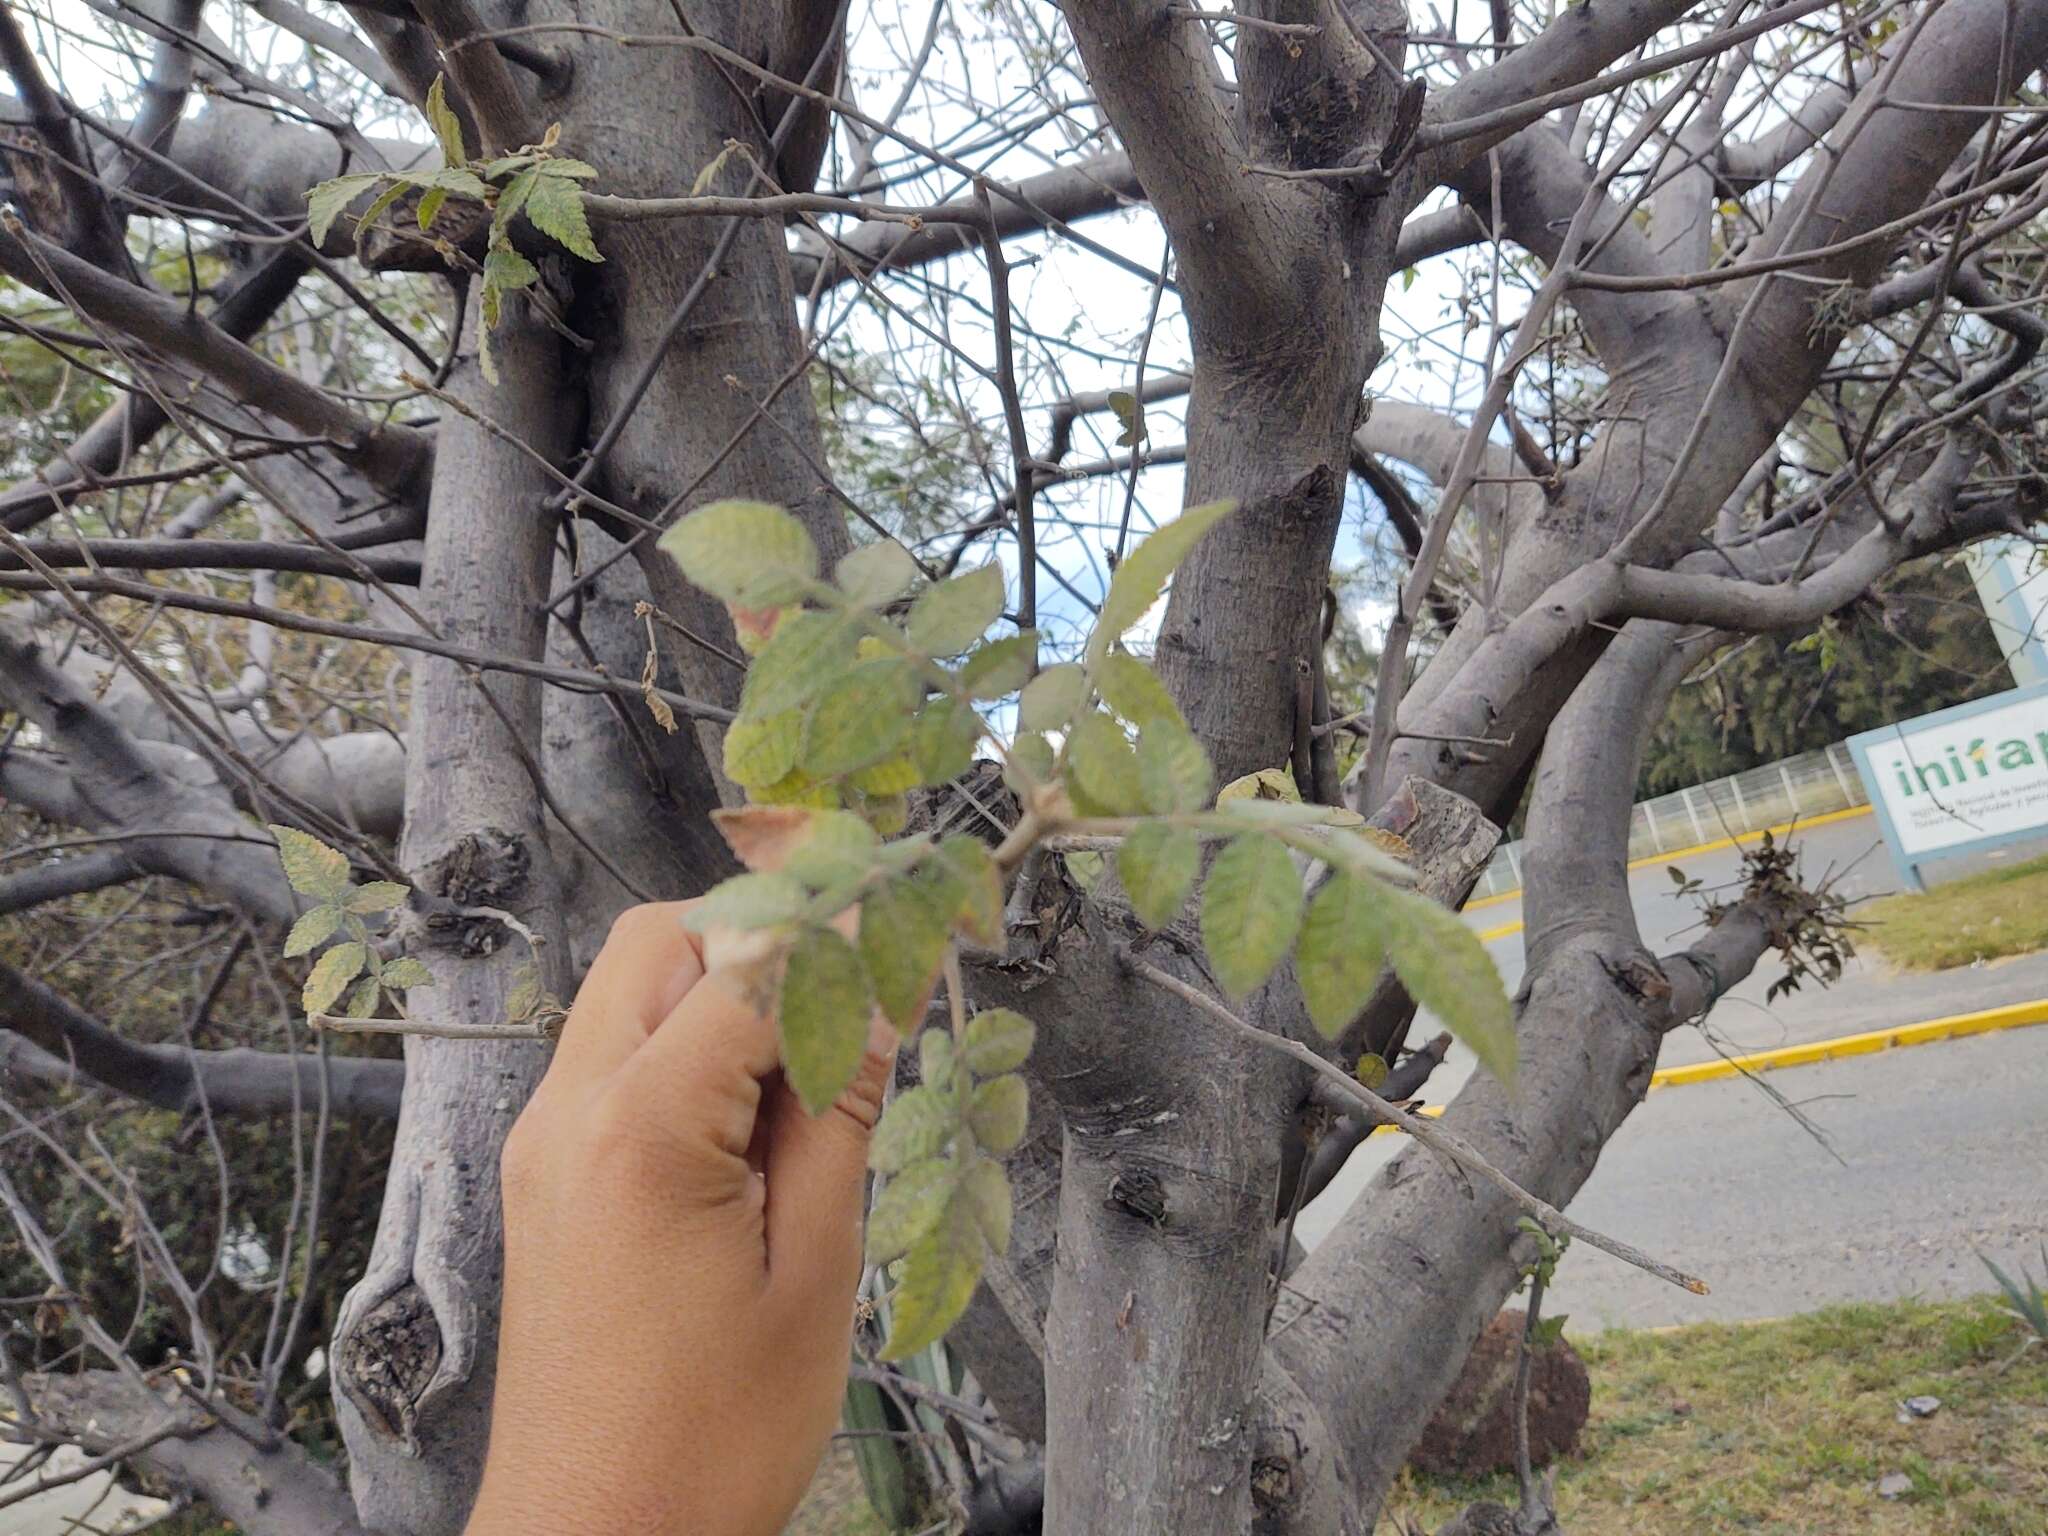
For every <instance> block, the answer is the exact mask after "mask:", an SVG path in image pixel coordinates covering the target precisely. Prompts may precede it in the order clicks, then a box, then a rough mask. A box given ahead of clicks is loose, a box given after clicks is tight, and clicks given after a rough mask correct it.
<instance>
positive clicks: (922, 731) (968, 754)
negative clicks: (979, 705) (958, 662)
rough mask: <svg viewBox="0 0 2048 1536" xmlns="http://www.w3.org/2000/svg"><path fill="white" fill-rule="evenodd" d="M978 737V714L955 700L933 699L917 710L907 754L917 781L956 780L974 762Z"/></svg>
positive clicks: (979, 730) (979, 728) (933, 782)
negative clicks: (915, 768)
mask: <svg viewBox="0 0 2048 1536" xmlns="http://www.w3.org/2000/svg"><path fill="white" fill-rule="evenodd" d="M980 737H981V717H980V716H978V715H977V714H975V712H974V711H973V709H972V708H970V707H969V706H968V705H966V704H963V703H961V702H960V701H959V700H958V699H945V698H941V699H933V700H932V701H931V702H930V703H929V704H927V705H925V707H924V709H923V710H922V711H920V712H919V714H918V717H917V725H916V727H915V728H914V729H913V731H912V733H911V743H910V756H911V760H912V761H913V762H915V763H916V764H917V775H918V781H919V782H920V783H924V784H944V783H945V782H946V781H947V780H949V779H957V778H958V777H960V775H961V774H963V773H965V772H966V771H967V770H968V767H969V766H970V765H971V764H972V763H973V762H974V744H975V742H976V741H978V740H979V739H980Z"/></svg>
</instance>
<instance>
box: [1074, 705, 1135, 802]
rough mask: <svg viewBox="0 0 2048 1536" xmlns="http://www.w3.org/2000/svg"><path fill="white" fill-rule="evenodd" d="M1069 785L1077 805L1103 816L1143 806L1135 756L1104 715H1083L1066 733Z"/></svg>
mask: <svg viewBox="0 0 2048 1536" xmlns="http://www.w3.org/2000/svg"><path fill="white" fill-rule="evenodd" d="M1066 761H1067V778H1068V787H1069V788H1070V789H1072V790H1078V791H1079V792H1080V794H1079V796H1078V797H1077V799H1076V804H1077V805H1078V804H1081V803H1082V801H1083V800H1085V802H1086V804H1085V807H1084V808H1085V809H1086V810H1088V811H1090V812H1092V813H1094V814H1097V815H1106V816H1126V815H1130V814H1132V813H1134V812H1137V811H1142V810H1143V809H1144V808H1145V795H1144V790H1143V788H1142V786H1141V783H1140V779H1139V773H1138V755H1137V753H1135V752H1133V751H1132V750H1131V744H1130V742H1129V741H1127V740H1125V738H1124V733H1123V730H1122V728H1121V727H1120V726H1118V725H1117V723H1116V722H1115V721H1114V720H1112V719H1110V718H1109V716H1107V715H1104V714H1088V715H1083V716H1082V717H1081V718H1080V719H1079V720H1077V721H1075V722H1074V728H1073V730H1071V731H1069V732H1068V733H1067V747H1066Z"/></svg>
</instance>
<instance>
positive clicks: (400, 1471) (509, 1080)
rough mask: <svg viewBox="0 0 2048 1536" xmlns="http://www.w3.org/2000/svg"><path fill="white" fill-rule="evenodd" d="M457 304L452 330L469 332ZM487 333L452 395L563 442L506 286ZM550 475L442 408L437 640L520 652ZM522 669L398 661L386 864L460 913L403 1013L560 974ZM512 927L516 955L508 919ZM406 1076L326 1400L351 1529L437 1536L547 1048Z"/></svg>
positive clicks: (531, 636) (477, 1441)
mask: <svg viewBox="0 0 2048 1536" xmlns="http://www.w3.org/2000/svg"><path fill="white" fill-rule="evenodd" d="M476 323H477V316H476V314H475V312H474V306H472V312H471V314H470V316H469V324H470V326H471V328H472V332H471V333H472V334H474V327H475V325H476ZM493 345H494V346H495V347H496V348H497V349H498V354H499V368H500V369H501V382H500V383H499V384H498V385H497V386H496V387H495V388H493V387H491V386H489V385H487V384H486V383H485V382H484V380H483V377H482V374H481V371H480V370H479V368H478V366H477V363H476V359H475V357H474V355H471V356H469V357H466V358H465V359H464V360H463V362H462V363H461V364H460V366H458V368H457V369H456V371H455V374H454V376H453V377H452V378H451V379H450V381H449V388H450V390H451V392H452V393H453V394H454V395H455V397H456V398H457V399H459V400H462V401H465V402H466V403H468V404H469V405H470V406H472V407H473V408H474V409H476V410H477V411H480V412H486V413H488V414H489V415H490V416H491V417H492V418H493V419H494V420H495V421H497V422H498V423H500V424H501V425H502V426H504V427H505V428H507V429H508V430H510V431H511V432H512V433H514V434H516V435H517V436H518V438H519V439H520V440H521V441H523V442H525V443H527V444H529V445H531V446H532V448H533V449H534V450H535V451H537V452H539V453H541V454H543V455H545V456H546V457H548V458H549V459H551V460H555V461H559V460H560V459H561V458H562V457H563V456H564V453H565V450H566V449H567V447H568V444H569V441H570V432H571V430H572V429H573V427H574V425H575V418H576V414H577V413H576V412H575V411H574V410H573V409H571V410H565V409H564V408H563V391H564V383H563V368H562V359H561V355H560V354H561V343H560V342H559V340H558V339H557V338H556V336H555V334H554V333H553V332H552V331H550V330H548V329H547V328H546V327H544V326H543V325H541V324H540V323H539V322H538V321H536V320H534V319H533V318H532V317H531V316H530V315H529V314H528V313H527V310H526V303H525V301H523V300H518V301H510V302H508V304H507V315H506V319H505V322H504V323H503V325H501V327H500V328H499V331H498V333H497V335H496V337H495V338H494V340H493ZM553 489H554V482H553V481H551V480H550V479H549V478H548V477H547V476H546V475H544V474H543V473H542V472H541V470H540V469H539V467H538V466H536V465H535V463H534V462H533V460H532V459H531V458H530V457H528V455H527V454H525V453H522V452H520V451H519V450H518V449H517V448H514V447H512V446H510V445H508V444H506V443H504V442H502V441H500V440H498V439H497V438H495V437H493V436H491V435H490V434H489V433H487V432H486V431H484V430H483V429H482V428H481V427H479V426H477V425H476V424H475V423H473V422H472V421H470V420H469V419H468V418H467V417H465V416H463V415H460V414H458V413H456V412H452V411H451V412H449V413H447V414H446V415H445V416H444V418H443V420H442V424H441V432H440V441H439V446H438V449H437V452H436V456H435V472H434V489H433V500H432V506H431V516H430V519H429V522H428V531H427V546H426V555H425V565H424V569H423V571H422V575H421V596H422V598H423V599H424V601H425V605H426V606H425V611H427V612H429V613H432V614H433V615H434V616H435V621H436V623H437V624H438V625H439V627H440V629H441V632H442V633H443V634H444V635H446V636H447V637H448V638H450V639H452V640H458V641H460V642H462V643H464V644H467V645H473V646H477V647H479V648H483V649H488V650H491V651H494V652H501V653H503V654H506V655H510V656H521V657H531V658H534V659H538V658H539V657H540V655H541V653H542V648H543V642H544V639H545V634H546V625H545V619H544V616H543V613H542V609H541V603H542V599H543V598H544V597H545V595H546V592H547V583H548V579H549V577H550V575H551V574H552V572H553V570H554V534H555V529H556V526H557V525H556V522H555V519H554V518H553V517H551V516H549V515H547V513H546V511H545V510H544V503H545V499H546V497H547V496H548V495H549V494H550V492H551V491H552V490H553ZM540 742H541V703H540V687H539V684H538V683H536V682H534V681H533V680H531V679H528V678H523V677H516V676H513V675H510V674H506V673H494V674H491V675H490V676H489V677H487V678H482V677H478V676H476V675H475V674H473V673H471V672H470V671H468V670H467V669H465V668H463V667H461V666H459V665H457V664H456V663H454V662H452V661H446V660H442V659H440V658H421V659H420V660H419V661H418V662H416V663H415V666H414V672H413V700H412V728H411V732H410V736H409V740H408V752H407V757H406V826H405V837H404V840H403V842H402V843H401V845H400V862H401V863H402V864H403V866H404V868H405V870H406V872H407V874H408V875H410V876H411V878H412V880H413V882H414V883H415V884H416V885H417V886H418V887H419V888H420V889H421V890H422V891H423V892H425V893H427V894H428V895H430V896H437V897H445V898H447V899H448V900H449V901H452V902H454V903H456V904H457V906H458V907H461V908H467V909H470V912H469V914H468V915H464V916H460V917H454V918H439V917H437V918H435V919H433V920H432V922H431V923H430V925H429V926H428V927H427V929H426V931H425V933H424V934H423V935H422V936H421V937H422V938H423V939H424V941H425V942H424V943H423V944H421V945H420V946H419V952H420V953H421V955H422V957H423V958H424V959H425V960H426V961H427V964H428V965H429V967H430V968H431V969H432V970H433V972H434V984H433V985H432V986H431V987H427V988H422V989H421V990H419V991H418V992H415V993H414V994H412V998H411V1006H412V1008H413V1010H414V1013H415V1016H417V1017H419V1018H420V1019H421V1020H422V1021H423V1022H431V1023H451V1024H465V1025H482V1024H493V1023H499V1022H502V1021H504V1020H506V1019H508V1018H509V1017H511V1016H512V1014H513V1012H514V1008H513V1006H512V1000H513V995H514V993H515V992H516V991H517V990H518V989H519V988H520V987H521V986H522V983H532V982H536V981H537V982H538V983H539V984H540V985H541V986H543V987H545V988H546V989H547V990H548V991H549V992H552V993H556V994H561V993H564V992H566V991H567V990H568V987H569V968H568V963H567V960H568V957H567V954H566V947H565V945H564V944H563V943H562V932H563V924H562V911H561V904H560V900H559V883H558V878H557V874H556V870H555V862H554V858H553V856H552V854H551V852H550V849H549V842H548V834H547V832H546V831H545V830H544V828H543V823H542V817H543V807H542V803H541V799H540V796H539V793H538V792H537V790H536V788H535V783H534V779H533V777H532V774H533V772H534V771H537V769H538V765H539V761H540V758H539V753H540ZM485 909H495V910H497V911H501V912H505V913H509V914H510V916H511V917H512V918H513V919H516V921H517V922H518V923H519V924H522V925H524V927H525V928H527V929H528V930H530V931H531V933H532V934H533V935H534V936H535V938H536V940H538V941H540V944H541V947H540V948H539V950H538V952H535V951H534V950H533V949H532V948H531V947H530V946H529V944H528V942H527V941H526V940H525V939H524V938H523V937H521V936H520V935H519V934H518V933H517V932H516V931H515V929H514V928H513V926H512V925H511V924H509V923H508V922H506V921H505V920H503V919H502V918H500V917H498V916H493V915H491V913H490V912H489V911H487V910H485ZM405 1057H406V1085H405V1099H404V1105H403V1108H402V1109H401V1111H400V1114H399V1120H398V1134H397V1140H396V1143H395V1145H394V1146H393V1149H392V1155H391V1173H390V1177H389V1181H388V1183H387V1184H386V1186H385V1192H384V1211H383V1217H382V1220H381V1221H380V1222H379V1224H378V1228H377V1241H376V1245H375V1247H374V1248H373V1250H372V1252H371V1256H370V1262H369V1266H368V1268H367V1270H366V1272H365V1273H364V1275H363V1277H362V1279H361V1280H360V1281H358V1282H357V1283H356V1285H355V1287H354V1289H352V1290H351V1291H350V1292H349V1295H348V1299H347V1301H346V1302H345V1303H344V1305H343V1307H342V1312H341V1316H340V1318H339V1320H338V1322H337V1324H336V1327H335V1336H334V1349H333V1361H334V1373H335V1383H336V1385H337V1386H338V1387H339V1388H340V1391H339V1392H337V1393H336V1394H335V1406H336V1410H337V1412H338V1414H339V1416H340V1420H341V1425H342V1432H343V1435H344V1437H345V1439H346V1440H347V1442H348V1449H349V1456H350V1463H351V1476H350V1485H351V1488H352V1489H353V1491H354V1494H355V1498H356V1504H357V1508H358V1509H359V1510H360V1511H361V1514H362V1518H363V1523H364V1525H365V1526H367V1527H368V1528H369V1529H370V1530H372V1531H377V1532H391V1533H394V1536H455V1533H456V1532H459V1531H460V1530H461V1528H462V1524H463V1521H464V1520H465V1519H466V1518H467V1516H468V1514H469V1506H470V1501H471V1499H472V1498H473V1496H474V1494H475V1488H476V1480H477V1477H478V1475H479V1474H480V1472H481V1471H482V1466H483V1454H484V1447H485V1442H486V1440H487V1438H488V1433H489V1424H490V1405H491V1382H492V1370H493V1363H494V1360H495V1358H496V1354H497V1331H498V1304H499V1285H500V1278H501V1265H502V1259H501V1253H500V1245H501V1239H502V1218H501V1215H500V1210H499V1203H498V1149H499V1147H500V1145H501V1144H502V1143H503V1141H504V1138H505V1133H506V1131H507V1130H509V1129H510V1128H511V1125H512V1121H513V1119H514V1117H515V1116H517V1114H518V1113H519V1110H520V1109H521V1107H522V1106H524V1104H525V1103H526V1100H527V1098H528V1096H529V1095H530V1094H531V1093H532V1091H533V1088H534V1085H535V1084H536V1083H537V1082H538V1081H539V1080H540V1074H541V1071H542V1069H543V1067H544V1066H545V1065H546V1061H547V1051H546V1047H545V1046H544V1045H543V1044H542V1043H541V1042H540V1041H539V1040H534V1041H532V1042H525V1041H497V1042H478V1041H471V1040H437V1039H426V1038H421V1037H419V1036H408V1037H407V1039H406V1047H405Z"/></svg>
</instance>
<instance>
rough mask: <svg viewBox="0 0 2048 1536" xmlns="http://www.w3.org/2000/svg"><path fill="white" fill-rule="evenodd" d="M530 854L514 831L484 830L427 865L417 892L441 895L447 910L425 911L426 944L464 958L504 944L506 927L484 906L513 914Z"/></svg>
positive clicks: (526, 880) (527, 882) (525, 884)
mask: <svg viewBox="0 0 2048 1536" xmlns="http://www.w3.org/2000/svg"><path fill="white" fill-rule="evenodd" d="M532 867H533V854H532V852H531V850H529V849H528V848H527V846H526V840H525V839H524V838H523V837H520V836H518V835H517V834H515V833H511V832H503V831H499V830H498V829H496V828H494V827H486V828H484V829H483V830H482V831H479V832H469V833H465V834H464V835H463V836H462V837H460V838H458V839H457V840H456V842H455V844H454V846H452V847H451V848H449V849H448V851H447V852H445V853H443V854H442V855H441V856H440V857H439V858H437V859H435V860H433V862H432V863H430V864H428V866H427V867H426V869H425V871H423V873H422V875H421V878H420V882H419V883H420V888H421V889H422V890H425V891H428V892H431V893H433V894H434V895H437V896H441V897H444V898H445V899H446V901H447V903H448V907H449V908H452V909H453V910H445V909H444V910H440V911H430V912H429V915H428V917H427V920H426V930H427V938H428V942H429V943H432V944H434V945H436V946H438V947H440V948H442V949H454V950H460V951H462V952H463V953H465V954H471V955H488V954H492V953H494V952H495V951H496V950H497V949H498V948H499V947H500V946H501V945H503V944H504V942H505V939H506V936H507V932H508V929H507V925H506V924H505V923H504V922H503V921H501V920H500V919H499V918H498V917H496V916H493V915H492V914H491V913H490V912H489V911H485V910H480V909H485V908H500V909H503V910H505V911H508V912H516V911H517V910H518V908H519V906H520V904H521V902H522V901H523V899H524V898H525V896H526V894H527V891H528V890H529V888H530V886H531V875H532Z"/></svg>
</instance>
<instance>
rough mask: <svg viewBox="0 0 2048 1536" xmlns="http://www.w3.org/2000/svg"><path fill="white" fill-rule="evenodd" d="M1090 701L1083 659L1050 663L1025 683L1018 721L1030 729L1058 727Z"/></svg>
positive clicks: (1018, 707)
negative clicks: (1055, 663)
mask: <svg viewBox="0 0 2048 1536" xmlns="http://www.w3.org/2000/svg"><path fill="white" fill-rule="evenodd" d="M1087 702H1088V673H1087V671H1086V669H1085V668H1083V667H1082V666H1081V664H1080V663H1079V662H1073V661H1063V662H1060V663H1059V664H1058V665H1056V666H1050V667H1047V668H1046V669H1045V670H1044V671H1043V672H1041V673H1039V674H1038V676H1036V677H1034V678H1032V679H1031V681H1030V682H1028V683H1026V684H1025V685H1024V697H1023V698H1022V699H1020V700H1019V701H1018V704H1017V723H1018V725H1019V726H1021V727H1022V728H1023V729H1025V730H1027V731H1056V730H1059V729H1060V728H1061V727H1062V726H1064V725H1065V724H1066V723H1067V722H1068V721H1069V720H1071V719H1073V718H1074V716H1075V715H1076V714H1077V713H1079V711H1080V709H1081V706H1082V705H1083V704H1086V703H1087Z"/></svg>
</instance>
